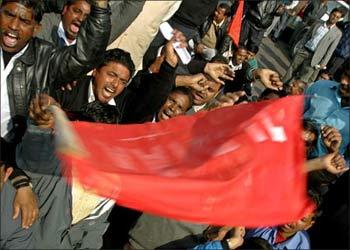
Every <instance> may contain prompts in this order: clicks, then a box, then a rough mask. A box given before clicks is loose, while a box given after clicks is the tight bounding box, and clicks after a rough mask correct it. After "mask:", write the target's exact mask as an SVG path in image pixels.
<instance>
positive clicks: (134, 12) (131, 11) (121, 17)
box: [108, 0, 145, 44]
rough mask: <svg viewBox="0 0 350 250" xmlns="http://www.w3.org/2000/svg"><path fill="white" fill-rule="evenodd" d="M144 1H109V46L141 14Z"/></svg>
mask: <svg viewBox="0 0 350 250" xmlns="http://www.w3.org/2000/svg"><path fill="white" fill-rule="evenodd" d="M144 5H145V1H144V0H123V1H111V2H110V6H111V12H112V14H111V23H112V29H111V35H110V36H109V42H108V43H109V44H110V43H112V42H113V41H114V40H115V39H117V38H118V37H119V36H120V35H121V34H122V33H123V32H124V31H125V30H126V29H127V28H128V27H129V26H130V24H131V23H132V22H133V21H134V20H135V19H136V17H137V16H138V15H139V14H140V13H141V11H142V9H143V6H144Z"/></svg>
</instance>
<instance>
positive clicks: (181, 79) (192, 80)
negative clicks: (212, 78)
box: [176, 73, 209, 91]
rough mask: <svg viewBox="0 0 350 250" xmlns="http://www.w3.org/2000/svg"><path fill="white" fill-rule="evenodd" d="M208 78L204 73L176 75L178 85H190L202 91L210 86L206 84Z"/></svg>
mask: <svg viewBox="0 0 350 250" xmlns="http://www.w3.org/2000/svg"><path fill="white" fill-rule="evenodd" d="M206 82H207V78H206V77H205V76H204V75H203V74H201V73H200V74H196V75H177V76H176V86H184V87H190V88H192V89H194V90H197V91H202V90H204V89H206V88H208V87H209V86H208V85H207V84H205V83H206Z"/></svg>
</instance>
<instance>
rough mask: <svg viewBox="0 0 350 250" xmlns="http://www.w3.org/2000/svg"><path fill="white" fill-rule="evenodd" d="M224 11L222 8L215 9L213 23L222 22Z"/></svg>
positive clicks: (224, 16)
mask: <svg viewBox="0 0 350 250" xmlns="http://www.w3.org/2000/svg"><path fill="white" fill-rule="evenodd" d="M225 12H226V10H225V9H223V8H219V7H218V8H216V10H215V12H214V21H215V22H216V23H221V22H222V20H224V19H225V18H226V15H225Z"/></svg>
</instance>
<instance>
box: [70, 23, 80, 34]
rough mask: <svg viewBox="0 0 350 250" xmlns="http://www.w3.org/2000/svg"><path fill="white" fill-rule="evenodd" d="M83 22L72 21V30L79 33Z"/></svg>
mask: <svg viewBox="0 0 350 250" xmlns="http://www.w3.org/2000/svg"><path fill="white" fill-rule="evenodd" d="M80 26H81V24H80V23H78V22H72V24H71V25H70V30H71V31H72V32H73V33H75V34H78V32H79V29H80Z"/></svg>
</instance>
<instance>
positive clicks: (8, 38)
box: [2, 31, 19, 48]
mask: <svg viewBox="0 0 350 250" xmlns="http://www.w3.org/2000/svg"><path fill="white" fill-rule="evenodd" d="M18 39H19V37H18V34H16V33H14V32H9V31H7V32H4V33H3V36H2V41H3V44H4V45H5V46H6V47H9V48H13V47H15V46H16V45H17V43H18Z"/></svg>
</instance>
